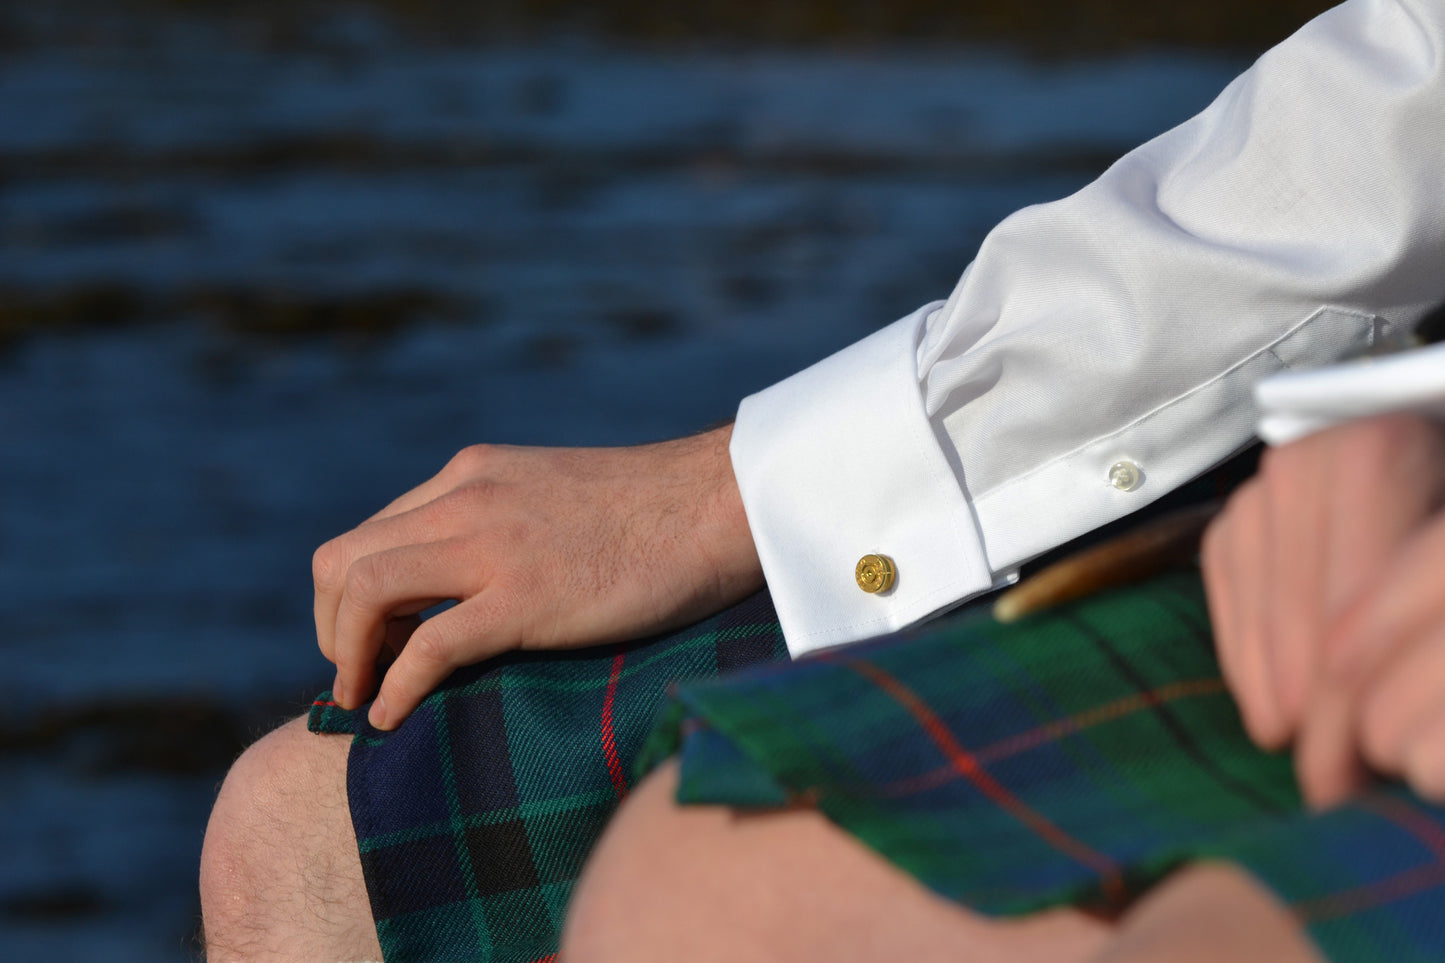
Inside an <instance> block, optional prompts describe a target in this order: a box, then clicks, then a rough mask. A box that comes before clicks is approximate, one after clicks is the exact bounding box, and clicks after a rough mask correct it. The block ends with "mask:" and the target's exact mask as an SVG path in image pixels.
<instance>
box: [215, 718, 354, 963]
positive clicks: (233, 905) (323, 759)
mask: <svg viewBox="0 0 1445 963" xmlns="http://www.w3.org/2000/svg"><path fill="white" fill-rule="evenodd" d="M349 745H350V740H349V739H347V738H345V737H342V736H318V735H313V734H312V733H309V732H307V731H306V725H305V720H304V719H297V720H294V721H292V722H289V723H287V724H286V725H284V726H282V727H281V728H279V729H277V730H276V731H275V732H272V733H271V734H270V735H268V736H266V737H265V738H263V739H262V740H261V741H260V742H257V743H256V744H255V745H254V746H252V747H251V748H250V749H248V750H246V752H245V754H244V755H242V756H241V758H240V759H239V760H237V762H236V765H235V766H234V767H232V769H231V772H230V774H229V775H227V776H226V782H225V784H224V785H223V786H222V787H221V793H220V796H219V797H218V798H217V800H216V806H215V809H213V810H212V812H211V821H210V824H209V825H208V826H207V827H206V841H205V846H204V847H203V849H202V852H201V912H202V916H203V917H204V921H205V930H206V943H207V959H208V960H210V961H211V963H228V961H231V960H246V961H249V963H281V961H296V963H302V961H305V963H321V961H324V963H335V961H338V960H379V959H381V948H380V946H379V945H378V943H377V940H376V928H375V926H374V925H373V924H372V920H371V909H370V905H369V904H368V902H367V898H366V886H365V884H364V883H363V881H362V876H361V860H360V858H359V857H358V855H357V849H356V836H355V835H354V833H353V832H352V828H351V814H350V811H349V810H348V808H347V805H346V756H347V751H348V748H349Z"/></svg>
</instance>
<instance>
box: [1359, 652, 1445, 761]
mask: <svg viewBox="0 0 1445 963" xmlns="http://www.w3.org/2000/svg"><path fill="white" fill-rule="evenodd" d="M1442 688H1445V626H1438V625H1437V626H1435V627H1434V629H1433V631H1430V632H1426V633H1424V634H1422V635H1420V636H1418V637H1416V638H1414V639H1412V640H1410V641H1409V642H1407V643H1404V644H1402V645H1399V646H1397V649H1396V654H1395V655H1394V657H1393V658H1391V659H1390V660H1389V661H1388V662H1387V663H1386V664H1384V665H1383V666H1381V667H1380V668H1379V669H1378V670H1377V671H1376V673H1375V674H1374V675H1373V676H1372V677H1370V678H1369V679H1368V680H1367V681H1366V682H1364V683H1363V684H1362V685H1361V687H1360V699H1359V708H1358V710H1357V711H1358V712H1359V725H1358V729H1359V735H1358V739H1359V743H1360V747H1361V749H1362V751H1363V754H1364V757H1365V759H1366V761H1368V762H1369V763H1370V764H1371V765H1372V766H1374V767H1375V768H1376V769H1379V770H1380V771H1382V772H1385V773H1388V774H1390V775H1400V774H1401V773H1402V772H1403V770H1404V766H1405V753H1406V749H1407V748H1408V747H1409V745H1410V743H1411V740H1412V737H1413V736H1414V734H1415V733H1416V732H1417V731H1418V730H1419V729H1420V728H1421V726H1423V725H1424V724H1426V723H1427V722H1429V721H1430V719H1431V718H1432V717H1433V716H1434V715H1435V713H1436V711H1437V707H1439V706H1440V693H1441V689H1442Z"/></svg>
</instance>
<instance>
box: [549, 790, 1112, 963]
mask: <svg viewBox="0 0 1445 963" xmlns="http://www.w3.org/2000/svg"><path fill="white" fill-rule="evenodd" d="M676 784H677V773H676V764H675V763H672V764H669V765H667V766H665V767H664V768H662V769H661V770H659V771H658V772H656V773H654V774H653V775H652V776H651V777H650V778H649V779H648V780H647V781H646V782H644V783H643V784H642V785H641V786H640V787H639V788H638V791H637V792H636V793H635V794H634V795H633V797H632V798H631V799H630V800H629V801H628V802H627V804H626V805H625V806H623V808H622V810H621V812H620V813H619V814H618V816H617V817H616V818H615V819H614V820H613V822H612V825H611V826H610V827H609V828H608V830H607V832H606V833H605V834H604V835H603V837H602V841H601V842H600V843H599V844H598V848H597V850H596V852H595V853H594V855H593V859H592V862H591V864H590V865H589V866H588V868H587V870H586V872H585V873H584V874H583V878H582V880H581V882H580V884H579V886H578V891H577V894H576V896H575V898H574V900H573V903H572V910H571V915H570V917H569V919H568V923H567V930H566V933H565V934H564V937H563V953H562V958H563V959H564V960H566V961H567V963H600V961H610V960H625V961H629V963H651V961H654V960H655V961H663V960H666V961H675V960H689V961H692V963H709V961H729V963H731V961H736V960H757V961H760V963H763V961H769V960H787V961H808V960H819V961H828V963H850V961H862V960H909V961H910V963H927V961H933V960H938V961H944V960H947V961H951V963H959V961H966V960H975V959H976V960H1000V959H1010V960H1039V961H1050V963H1066V961H1070V960H1088V959H1091V958H1092V957H1093V956H1095V955H1096V954H1097V953H1098V952H1100V951H1101V950H1102V949H1103V948H1104V946H1105V944H1106V943H1107V941H1108V939H1109V937H1110V927H1109V925H1108V924H1106V923H1103V922H1100V921H1099V920H1096V919H1092V918H1090V917H1087V916H1085V915H1083V914H1081V913H1078V912H1075V911H1072V910H1060V911H1056V912H1049V913H1041V914H1038V915H1037V916H1034V917H1031V918H1029V919H1027V920H1021V921H998V920H990V919H987V918H985V917H982V916H979V915H977V914H974V913H971V912H969V911H968V910H966V909H964V908H962V907H960V906H958V905H957V904H954V903H950V902H948V901H946V900H943V899H941V898H939V897H937V896H935V895H933V894H932V893H930V892H929V891H927V890H925V889H924V888H923V887H922V886H920V885H919V884H918V883H917V882H916V881H914V880H913V879H912V878H911V877H909V876H907V875H905V874H904V873H902V872H900V871H898V870H897V869H895V868H894V867H893V866H892V865H890V864H889V863H887V862H885V861H884V860H883V859H882V858H881V857H879V856H877V855H876V854H874V853H873V852H872V851H871V850H868V849H867V848H865V847H864V846H863V845H862V844H860V843H859V842H857V841H856V840H854V839H853V838H852V837H851V836H849V835H848V834H846V833H844V832H843V831H841V830H839V829H838V828H837V827H835V826H833V825H832V824H831V823H829V822H828V821H827V820H825V819H824V818H823V817H821V816H820V815H818V814H817V813H814V812H810V811H803V810H796V811H785V812H777V813H772V814H767V815H739V814H737V813H734V812H733V811H731V810H728V809H724V808H719V807H694V806H687V807H679V806H677V805H676V804H675V803H674V802H673V801H672V796H673V792H674V790H675V787H676Z"/></svg>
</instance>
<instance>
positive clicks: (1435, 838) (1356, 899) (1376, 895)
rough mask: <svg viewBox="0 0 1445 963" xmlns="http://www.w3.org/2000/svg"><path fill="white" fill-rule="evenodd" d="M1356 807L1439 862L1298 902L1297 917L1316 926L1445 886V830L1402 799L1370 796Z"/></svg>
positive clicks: (1359, 801)
mask: <svg viewBox="0 0 1445 963" xmlns="http://www.w3.org/2000/svg"><path fill="white" fill-rule="evenodd" d="M1354 804H1355V805H1356V806H1359V807H1360V808H1361V809H1366V810H1369V811H1371V812H1373V813H1374V814H1375V815H1377V816H1379V817H1380V818H1381V819H1385V820H1388V821H1389V822H1392V823H1394V824H1395V825H1396V826H1398V827H1400V828H1401V829H1403V830H1404V831H1405V832H1407V833H1409V834H1410V835H1411V836H1414V837H1415V839H1417V840H1419V842H1420V843H1421V844H1423V845H1424V847H1425V848H1426V849H1428V850H1430V852H1431V853H1432V854H1433V855H1434V857H1435V860H1436V861H1435V862H1434V863H1430V864H1427V865H1425V866H1416V867H1415V868H1414V869H1407V870H1405V871H1404V872H1401V873H1396V874H1395V875H1394V876H1390V877H1388V878H1386V879H1383V880H1379V881H1377V882H1374V883H1369V884H1366V885H1364V886H1359V887H1356V888H1354V889H1347V890H1342V891H1340V892H1338V893H1331V894H1330V895H1329V896H1321V897H1318V898H1316V899H1311V900H1304V901H1302V902H1300V903H1296V904H1295V906H1294V907H1293V909H1294V912H1295V915H1297V916H1298V917H1300V918H1301V919H1302V920H1304V921H1306V922H1310V923H1315V922H1319V921H1321V920H1328V919H1335V918H1337V917H1340V916H1348V915H1350V914H1351V913H1358V912H1359V911H1361V910H1365V909H1369V908H1370V907H1372V906H1379V905H1380V904H1381V903H1390V902H1393V901H1395V900H1397V899H1403V898H1404V897H1406V896H1411V895H1413V894H1415V893H1419V892H1423V891H1424V890H1427V889H1433V888H1434V887H1436V886H1439V885H1441V884H1442V883H1445V830H1442V829H1441V828H1440V826H1439V825H1438V824H1436V823H1435V821H1434V820H1432V819H1430V818H1429V817H1427V816H1424V815H1422V814H1421V813H1420V812H1418V811H1417V810H1415V809H1412V808H1411V807H1410V806H1409V805H1407V804H1406V803H1404V802H1402V801H1401V800H1399V799H1394V798H1391V797H1389V796H1367V797H1365V798H1362V799H1357V800H1355V803H1354Z"/></svg>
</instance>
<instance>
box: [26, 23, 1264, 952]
mask: <svg viewBox="0 0 1445 963" xmlns="http://www.w3.org/2000/svg"><path fill="white" fill-rule="evenodd" d="M177 9H180V8H176V9H171V10H169V11H168V12H167V13H166V15H165V19H161V18H160V14H158V13H156V12H155V10H154V9H152V8H145V10H149V11H151V12H144V11H142V10H139V9H137V10H129V9H128V8H125V7H116V8H112V12H111V13H110V14H108V15H107V19H106V20H105V21H96V20H76V19H74V18H67V17H65V16H64V15H63V12H64V11H63V7H50V6H47V7H46V8H45V9H44V10H38V11H37V10H30V11H23V12H22V11H9V12H6V13H3V14H0V17H3V18H4V21H3V23H0V27H3V28H4V29H3V35H4V36H5V37H7V38H8V40H9V42H8V44H7V45H6V46H5V47H4V48H3V50H0V622H3V625H4V626H5V627H6V631H5V632H4V633H3V634H0V655H3V657H4V672H3V674H0V809H3V811H4V812H5V813H6V814H7V818H6V819H5V820H4V822H3V826H0V958H3V959H7V960H10V959H25V960H29V959H34V960H71V959H74V960H91V959H105V960H109V961H127V960H147V961H152V960H165V959H179V958H183V956H184V955H185V954H186V953H188V952H189V944H188V942H187V939H188V935H189V933H190V932H191V930H192V928H193V926H194V913H195V897H194V895H193V890H194V885H193V879H194V874H195V864H196V858H197V853H198V850H199V842H200V836H201V831H202V828H203V826H204V820H205V815H206V812H207V809H208V807H209V803H210V800H211V798H212V795H213V793H214V789H215V786H216V784H217V780H218V778H219V774H220V773H221V772H222V771H223V768H224V760H225V758H226V757H227V755H228V753H230V752H232V751H234V749H233V747H234V745H236V744H239V741H240V740H242V739H243V738H245V737H247V736H248V735H253V734H254V732H255V731H256V730H257V729H258V727H260V726H262V725H263V724H266V723H267V722H269V721H270V720H271V719H274V718H276V717H279V716H280V715H281V714H283V713H284V712H285V711H287V708H286V707H287V706H288V705H292V706H296V705H299V704H300V703H301V702H302V701H303V700H304V699H305V698H306V696H307V695H308V694H309V693H310V692H311V691H312V690H313V689H314V688H315V687H318V686H322V685H325V684H326V683H327V681H328V680H329V673H328V671H327V666H326V664H325V663H324V661H323V660H321V658H320V656H319V655H318V654H317V653H316V651H315V646H314V642H313V640H312V638H311V632H310V625H309V620H310V585H309V563H310V555H311V552H312V550H313V549H314V547H315V546H316V545H317V544H319V543H320V542H321V541H323V540H324V539H326V538H328V537H330V536H331V535H334V534H336V533H338V532H340V531H342V530H344V529H346V528H348V527H350V526H351V525H353V524H355V523H356V522H357V521H359V520H360V519H361V518H363V517H365V516H366V515H368V514H370V513H371V512H372V511H374V510H375V509H377V508H378V507H379V506H381V505H382V504H384V503H385V502H386V501H388V500H390V498H392V497H393V496H394V495H395V494H397V493H399V492H400V491H401V490H403V489H405V488H408V487H410V486H412V485H414V484H416V483H418V482H420V481H422V480H423V479H424V478H426V477H427V476H428V475H430V474H431V473H433V472H434V471H436V470H437V469H438V468H439V467H440V466H441V465H442V464H443V463H444V462H445V461H446V459H447V458H448V457H449V455H450V454H451V453H452V452H454V451H455V450H456V449H457V448H460V447H462V446H463V445H466V444H469V443H472V442H477V441H509V442H531V443H543V444H618V443H628V442H636V441H644V440H650V439H657V438H662V437H666V436H670V435H674V434H677V433H680V432H685V431H690V430H694V429H697V428H699V427H702V426H704V425H706V424H708V423H709V422H712V421H715V420H718V419H721V418H725V417H727V416H728V415H729V414H730V413H731V411H732V410H733V408H734V406H735V405H736V402H737V399H738V398H739V397H741V396H742V395H743V394H745V393H747V392H749V391H752V390H755V389H757V388H760V387H762V386H764V385H766V384H768V383H770V382H771V381H773V380H776V379H777V378H779V377H782V376H784V375H786V374H787V373H789V372H791V371H793V370H796V369H797V368H799V367H801V366H803V365H805V364H807V363H809V362H811V361H813V360H816V359H817V358H819V357H822V356H823V355H825V354H827V353H828V352H830V351H832V350H834V349H836V348H838V347H841V346H842V345H844V344H846V343H848V342H850V341H853V340H855V339H857V338H858V337H860V336H862V335H864V334H866V333H868V332H869V331H871V330H873V329H875V328H876V327H878V326H880V325H882V324H885V323H887V322H889V321H892V320H893V319H895V318H896V317H899V316H901V315H903V314H904V313H906V312H908V311H910V310H912V309H913V308H914V307H916V306H917V305H918V304H920V303H922V302H924V301H927V300H930V299H933V298H937V297H943V296H945V295H946V294H947V292H948V291H949V289H950V288H951V287H952V284H953V282H954V280H955V278H956V277H957V275H958V274H959V272H960V271H961V270H962V269H963V267H964V265H965V264H966V263H967V262H968V260H969V258H970V257H971V255H972V252H973V251H974V249H975V248H976V247H977V244H978V242H979V241H980V239H981V238H982V236H983V234H984V233H985V232H986V231H987V229H988V228H989V227H990V226H991V225H992V224H993V223H995V222H996V221H997V220H998V219H1000V218H1001V217H1003V216H1004V215H1005V214H1007V213H1008V212H1009V211H1011V210H1013V209H1015V208H1017V207H1020V206H1022V205H1025V204H1030V203H1035V202H1039V201H1044V200H1048V199H1051V198H1054V197H1058V196H1061V195H1063V194H1066V193H1068V192H1070V191H1072V190H1074V189H1076V188H1077V187H1079V186H1081V185H1082V184H1083V183H1085V182H1086V181H1087V180H1088V179H1089V178H1090V177H1092V176H1093V175H1094V174H1095V173H1097V172H1098V171H1099V170H1100V169H1102V166H1103V165H1105V164H1107V163H1108V162H1109V161H1110V160H1111V159H1112V158H1114V157H1116V156H1117V155H1118V154H1120V153H1122V152H1123V151H1124V150H1126V149H1127V148H1128V147H1130V146H1132V145H1133V144H1135V143H1137V142H1139V141H1141V140H1143V139H1145V138H1147V137H1148V136H1150V135H1152V134H1154V133H1157V132H1159V131H1161V130H1163V129H1165V128H1166V127H1168V126H1170V125H1171V124H1173V123H1175V122H1177V121H1179V120H1182V119H1183V118H1184V117H1186V116H1188V115H1189V114H1190V113H1192V112H1193V111H1195V110H1196V109H1198V108H1199V107H1201V106H1203V105H1204V104H1205V103H1206V102H1207V101H1208V99H1209V98H1210V97H1211V96H1212V95H1213V94H1214V93H1215V92H1216V91H1217V90H1218V89H1219V88H1220V87H1222V86H1223V84H1224V83H1225V82H1227V80H1228V79H1229V78H1230V77H1231V76H1232V75H1233V74H1234V73H1235V72H1236V71H1237V70H1238V68H1239V66H1240V65H1239V64H1238V63H1236V62H1233V61H1230V60H1225V59H1210V58H1202V57H1197V56H1195V57H1181V56H1169V55H1165V54H1150V55H1131V56H1129V57H1125V58H1118V59H1113V60H1107V61H1082V62H1064V63H1048V64H1040V63H1037V62H1030V61H1028V60H1027V59H1024V58H1019V57H1012V56H1009V55H1005V54H999V53H992V54H990V53H981V52H978V51H972V50H963V49H955V50H940V49H926V50H925V49H889V50H881V51H872V52H868V53H857V52H855V53H816V52H815V53H797V52H792V53H788V52H780V51H772V52H768V51H762V52H737V51H733V52H728V53H722V52H706V51H701V52H700V51H688V52H671V53H666V52H659V51H656V50H641V49H631V50H629V49H619V48H617V47H608V46H603V45H600V44H597V43H593V42H588V41H586V40H579V39H577V38H575V37H573V38H568V39H559V40H554V41H547V42H537V43H536V44H534V45H532V46H528V47H525V48H518V47H503V46H499V45H493V44H488V43H485V42H481V41H478V42H470V41H469V42H467V43H457V44H452V45H448V46H435V45H430V46H427V45H422V44H421V43H419V42H416V41H411V40H407V39H405V36H404V35H403V33H402V32H400V31H398V30H397V29H396V28H395V26H394V25H392V24H389V23H388V22H387V21H385V20H384V19H380V18H379V17H378V16H376V15H374V14H365V13H362V12H356V11H352V12H343V13H338V14H336V15H334V16H332V17H330V18H328V19H318V20H314V21H312V22H310V24H309V26H308V27H307V29H306V30H304V31H301V32H299V33H295V34H293V35H291V36H289V38H288V40H287V42H286V43H284V44H278V43H276V42H274V38H271V37H269V36H268V35H267V34H266V32H265V31H264V30H259V29H249V28H246V22H244V21H237V20H231V21H222V20H220V19H219V18H217V17H213V16H212V17H207V16H203V15H201V14H189V15H188V16H189V17H190V19H186V18H184V17H181V16H180V14H178V13H177ZM57 10H58V11H60V12H57ZM238 24H239V25H238ZM187 713H189V715H187ZM177 719H179V720H181V721H180V722H176V721H175V720H177ZM167 720H170V721H167ZM198 732H201V733H211V734H214V738H209V737H201V738H199V739H198V738H197V733H198Z"/></svg>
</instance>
